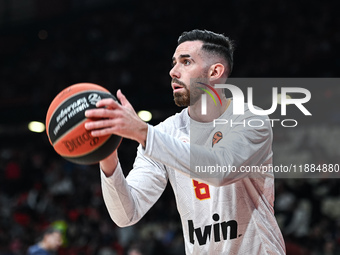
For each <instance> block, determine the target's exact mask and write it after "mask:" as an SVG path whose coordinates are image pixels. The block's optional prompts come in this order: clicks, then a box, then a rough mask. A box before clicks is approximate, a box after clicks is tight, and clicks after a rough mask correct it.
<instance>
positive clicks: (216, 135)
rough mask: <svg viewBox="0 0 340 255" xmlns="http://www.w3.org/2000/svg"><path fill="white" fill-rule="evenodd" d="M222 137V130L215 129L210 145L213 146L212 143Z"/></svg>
mask: <svg viewBox="0 0 340 255" xmlns="http://www.w3.org/2000/svg"><path fill="white" fill-rule="evenodd" d="M222 138H223V135H222V132H221V131H217V132H216V133H215V134H214V136H213V139H212V146H213V147H214V145H215V144H216V143H218V142H219V141H220V140H222Z"/></svg>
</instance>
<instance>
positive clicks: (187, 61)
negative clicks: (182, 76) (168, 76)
mask: <svg viewBox="0 0 340 255" xmlns="http://www.w3.org/2000/svg"><path fill="white" fill-rule="evenodd" d="M183 63H184V65H185V66H187V65H190V63H191V62H190V60H188V59H185V60H184V61H183Z"/></svg>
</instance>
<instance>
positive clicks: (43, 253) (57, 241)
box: [27, 227, 62, 255]
mask: <svg viewBox="0 0 340 255" xmlns="http://www.w3.org/2000/svg"><path fill="white" fill-rule="evenodd" d="M61 245H62V233H61V232H60V230H59V229H56V228H54V227H50V228H48V229H47V230H46V231H44V233H43V235H42V238H41V240H40V241H39V242H38V243H36V244H34V245H32V246H30V247H29V248H28V251H27V255H52V254H54V253H55V252H56V251H57V250H58V248H59V247H60V246H61Z"/></svg>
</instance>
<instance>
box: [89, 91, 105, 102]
mask: <svg viewBox="0 0 340 255" xmlns="http://www.w3.org/2000/svg"><path fill="white" fill-rule="evenodd" d="M88 99H89V102H90V104H92V105H96V104H97V102H99V101H100V100H102V98H101V97H100V95H98V94H97V93H92V94H90V95H89V97H88Z"/></svg>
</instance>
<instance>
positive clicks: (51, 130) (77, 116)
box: [46, 83, 122, 165]
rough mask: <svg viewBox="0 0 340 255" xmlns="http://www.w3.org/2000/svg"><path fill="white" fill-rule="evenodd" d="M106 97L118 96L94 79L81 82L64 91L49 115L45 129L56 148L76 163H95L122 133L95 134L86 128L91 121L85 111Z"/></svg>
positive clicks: (117, 141)
mask: <svg viewBox="0 0 340 255" xmlns="http://www.w3.org/2000/svg"><path fill="white" fill-rule="evenodd" d="M103 98H113V99H114V100H116V101H117V99H116V98H115V97H114V96H113V95H112V94H111V93H110V92H109V91H108V90H107V89H105V88H103V87H101V86H99V85H96V84H92V83H78V84H74V85H72V86H69V87H67V88H66V89H64V90H63V91H61V92H60V93H59V94H58V95H57V96H56V97H55V98H54V99H53V101H52V103H51V105H50V107H49V108H48V111H47V115H46V132H47V136H48V139H49V140H50V143H51V144H52V146H53V148H54V149H55V151H56V152H57V153H58V154H59V155H61V156H62V157H63V158H65V159H67V160H69V161H71V162H73V163H77V164H85V165H88V164H94V163H97V162H99V161H100V160H102V159H104V158H106V157H107V156H109V155H110V154H111V153H112V152H113V151H114V150H116V149H117V148H118V146H119V144H120V142H121V140H122V138H121V137H120V136H116V135H107V136H101V137H93V136H92V135H91V134H90V131H88V130H86V129H85V123H86V122H88V121H89V119H88V118H86V117H85V111H86V110H88V109H93V108H96V103H97V102H98V101H99V100H101V99H103Z"/></svg>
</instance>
